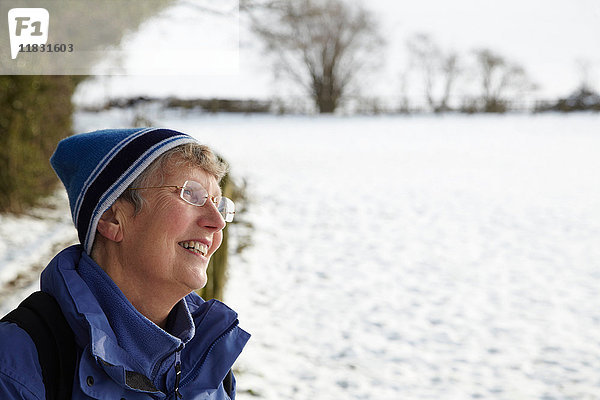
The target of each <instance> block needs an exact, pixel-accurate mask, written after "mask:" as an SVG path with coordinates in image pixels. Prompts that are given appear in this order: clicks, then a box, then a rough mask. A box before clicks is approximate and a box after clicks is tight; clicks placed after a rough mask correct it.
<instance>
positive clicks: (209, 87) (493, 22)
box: [76, 0, 600, 102]
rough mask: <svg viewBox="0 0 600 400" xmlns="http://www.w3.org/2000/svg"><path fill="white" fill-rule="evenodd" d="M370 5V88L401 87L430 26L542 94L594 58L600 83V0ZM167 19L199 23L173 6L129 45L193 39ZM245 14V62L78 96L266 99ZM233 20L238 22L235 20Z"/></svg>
mask: <svg viewBox="0 0 600 400" xmlns="http://www.w3.org/2000/svg"><path fill="white" fill-rule="evenodd" d="M363 5H364V6H365V8H367V9H369V10H371V11H372V12H373V14H374V15H375V17H376V20H377V21H379V25H380V32H381V35H382V36H383V37H384V39H385V40H386V47H385V49H384V50H383V51H382V52H381V54H379V55H377V57H380V58H381V66H380V69H379V70H377V73H376V74H373V75H371V76H370V77H369V78H368V80H366V81H365V84H364V85H363V88H364V93H365V94H369V95H378V96H384V97H394V96H397V95H398V92H399V90H400V76H401V74H402V72H403V71H405V70H406V66H407V63H408V59H407V53H406V45H405V43H406V40H407V39H408V38H409V37H410V36H411V35H414V34H415V33H427V34H428V35H430V37H431V38H432V39H434V40H435V41H436V42H437V43H438V44H439V45H440V47H441V48H442V49H443V50H447V51H449V50H453V51H456V52H458V54H459V55H461V56H463V58H464V59H465V60H467V59H468V57H469V55H470V54H471V53H472V51H473V50H474V49H478V48H489V49H491V50H493V51H495V52H496V53H498V54H500V55H502V56H503V57H504V58H505V59H506V60H508V61H511V62H514V63H517V64H520V65H521V66H523V67H524V68H525V70H526V71H527V73H528V74H529V76H530V77H531V79H532V80H533V81H534V82H535V83H536V84H537V85H538V87H539V88H538V90H537V91H536V92H535V94H534V95H535V96H536V97H537V98H555V97H558V96H565V95H567V94H569V93H570V92H572V91H573V90H574V89H575V88H576V87H577V86H578V85H579V84H580V83H581V81H582V72H581V71H582V68H581V67H580V65H582V62H583V64H585V65H588V67H587V73H588V83H589V84H591V86H592V87H594V88H596V89H597V90H600V1H597V0H569V1H567V0H546V1H543V0H502V1H499V0H488V1H480V0H453V1H445V0H420V1H418V2H415V1H405V0H369V1H368V2H367V1H365V2H363ZM183 9H184V8H183ZM167 19H171V21H172V20H173V19H175V20H176V21H177V22H179V24H178V25H179V26H190V29H192V27H193V26H196V29H197V27H198V26H199V24H198V23H193V22H191V21H194V15H193V13H191V12H190V11H189V10H187V11H185V10H184V11H183V12H177V11H176V10H175V11H173V10H171V12H169V13H166V14H162V15H161V16H159V17H157V18H155V19H154V20H152V21H149V22H148V23H146V24H144V25H143V26H142V27H141V28H140V30H139V31H138V32H136V33H134V34H131V35H129V36H128V37H127V38H126V39H124V41H123V42H124V43H125V44H124V45H125V46H127V43H129V44H130V45H131V46H133V44H135V46H137V47H138V48H140V46H142V47H143V46H148V47H150V46H153V45H154V44H155V43H156V40H157V36H161V37H163V39H164V40H166V41H167V42H170V43H179V44H181V43H182V41H183V42H184V41H185V39H182V37H181V35H182V33H181V29H180V30H174V31H173V32H171V31H169V30H162V31H161V30H160V26H161V24H160V21H162V22H163V23H165V21H167ZM198 20H199V21H200V24H205V25H208V24H210V21H208V20H207V19H206V16H205V15H200V14H199V15H198ZM241 21H242V22H241V24H240V30H239V60H238V63H239V64H238V65H239V68H227V69H225V68H222V69H221V71H222V72H219V71H215V70H210V69H209V68H206V65H205V64H203V63H202V61H199V62H198V63H197V65H198V71H199V72H198V73H194V72H192V73H193V74H194V75H190V72H189V71H186V72H185V73H186V75H185V76H177V75H176V74H178V73H179V72H175V71H176V70H175V69H173V71H172V73H169V74H168V75H170V76H140V75H129V76H119V77H106V76H103V77H98V78H97V79H93V80H90V81H89V82H87V83H86V84H84V85H80V90H79V92H78V93H77V96H76V101H78V102H93V101H96V100H102V99H106V98H109V97H121V96H125V97H128V96H135V95H150V96H168V95H173V96H179V97H230V98H231V97H233V98H258V99H261V98H262V99H264V98H269V97H271V96H273V95H274V94H280V93H279V92H281V91H282V90H283V91H284V92H285V89H282V88H281V86H280V85H276V84H274V81H273V76H272V72H271V70H270V68H269V65H268V62H267V61H266V58H265V56H264V54H263V53H262V50H261V46H260V43H259V42H258V40H257V39H256V38H254V37H253V36H252V35H251V34H250V33H249V32H248V30H247V29H245V27H244V23H243V16H242V18H241ZM168 23H171V22H168ZM227 26H228V27H229V28H231V24H230V23H229V25H227ZM229 28H226V29H229ZM212 29H213V30H214V29H215V28H212ZM216 29H219V28H216ZM224 29H225V28H224ZM157 31H160V33H159V34H158V35H157ZM178 35H179V36H178ZM212 37H217V35H215V36H212ZM130 61H131V60H130ZM183 62H185V63H188V60H187V59H186V60H184V61H182V63H183ZM138 63H139V60H138ZM411 79H416V78H414V77H413V78H411Z"/></svg>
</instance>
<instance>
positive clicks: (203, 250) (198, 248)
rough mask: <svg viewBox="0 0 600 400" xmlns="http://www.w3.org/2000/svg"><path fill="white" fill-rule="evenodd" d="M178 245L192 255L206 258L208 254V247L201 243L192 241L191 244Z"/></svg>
mask: <svg viewBox="0 0 600 400" xmlns="http://www.w3.org/2000/svg"><path fill="white" fill-rule="evenodd" d="M178 244H179V245H180V246H181V247H183V248H184V249H186V250H189V251H191V252H192V253H196V254H201V255H202V256H204V257H206V254H207V253H208V246H207V245H205V244H204V243H201V242H196V241H193V240H190V241H189V242H179V243H178Z"/></svg>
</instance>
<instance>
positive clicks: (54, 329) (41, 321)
mask: <svg viewBox="0 0 600 400" xmlns="http://www.w3.org/2000/svg"><path fill="white" fill-rule="evenodd" d="M1 321H3V322H13V323H15V324H17V325H18V326H19V327H20V328H21V329H23V330H25V331H26V332H27V333H28V334H29V336H30V337H31V339H32V340H33V342H34V343H35V347H36V349H37V352H38V359H39V362H40V365H41V367H42V379H43V381H44V386H45V388H46V400H52V399H56V400H62V399H70V398H71V391H72V387H73V379H74V376H75V364H76V360H77V350H76V347H75V337H74V335H73V331H72V330H71V327H70V326H69V324H68V322H67V320H66V319H65V317H64V315H63V313H62V310H61V309H60V306H59V305H58V303H57V302H56V300H55V299H54V297H52V295H50V294H48V293H45V292H40V291H38V292H35V293H33V294H31V295H30V296H29V297H28V298H26V299H25V300H23V302H22V303H21V304H20V305H19V307H17V308H16V309H14V310H13V311H11V312H10V313H8V314H7V315H6V316H5V317H4V318H2V320H1Z"/></svg>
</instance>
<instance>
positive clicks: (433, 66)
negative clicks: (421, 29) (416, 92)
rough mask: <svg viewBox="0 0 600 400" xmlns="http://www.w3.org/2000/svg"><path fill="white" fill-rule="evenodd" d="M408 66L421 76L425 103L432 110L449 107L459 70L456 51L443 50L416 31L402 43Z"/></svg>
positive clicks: (445, 109)
mask: <svg viewBox="0 0 600 400" xmlns="http://www.w3.org/2000/svg"><path fill="white" fill-rule="evenodd" d="M406 46H407V48H408V51H409V54H410V57H411V67H412V68H416V69H417V71H418V73H419V74H420V75H421V76H422V79H423V91H424V94H425V98H426V100H427V104H428V105H429V107H430V108H431V109H432V110H433V111H434V112H443V111H448V110H450V106H449V101H450V98H451V95H452V90H453V88H454V83H455V81H456V78H457V77H458V74H459V72H460V68H459V60H458V54H456V53H455V52H447V53H444V52H443V51H442V50H441V49H440V47H439V46H438V45H437V44H436V43H434V42H433V40H432V39H431V37H429V35H427V34H416V35H414V36H412V37H411V38H409V39H408V41H407V42H406Z"/></svg>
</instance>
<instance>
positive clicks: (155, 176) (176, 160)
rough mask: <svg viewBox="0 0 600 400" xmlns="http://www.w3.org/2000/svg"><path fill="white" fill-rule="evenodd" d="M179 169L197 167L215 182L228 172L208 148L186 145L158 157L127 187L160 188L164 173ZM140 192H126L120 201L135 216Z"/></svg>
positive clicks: (138, 208) (140, 196)
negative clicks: (131, 209)
mask: <svg viewBox="0 0 600 400" xmlns="http://www.w3.org/2000/svg"><path fill="white" fill-rule="evenodd" d="M181 167H199V168H202V169H203V170H204V171H205V172H206V173H208V174H209V175H212V176H214V177H215V179H216V180H217V182H219V183H220V182H221V179H223V177H224V176H225V175H226V174H227V172H228V168H229V167H228V165H227V163H225V162H224V161H223V160H222V159H220V158H219V157H217V156H216V155H215V153H213V151H212V150H211V149H210V148H209V147H208V146H205V145H203V144H199V143H187V144H182V145H180V146H177V147H174V148H172V149H171V150H168V151H166V152H165V153H163V154H161V155H160V156H158V158H157V159H156V160H154V161H153V162H152V163H151V164H150V165H149V166H148V168H146V169H145V170H144V171H142V173H141V174H140V175H138V177H137V178H135V180H134V181H133V182H132V183H131V185H130V186H129V187H131V188H136V187H147V186H160V185H162V184H163V183H164V179H165V173H168V172H169V171H172V170H175V169H178V168H181ZM141 192H142V191H140V190H126V191H125V192H124V193H123V194H122V195H121V197H120V198H121V199H123V200H126V201H128V202H130V203H131V204H133V206H134V207H135V214H137V213H139V212H140V211H141V210H142V207H143V205H144V197H143V196H142V193H141Z"/></svg>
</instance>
